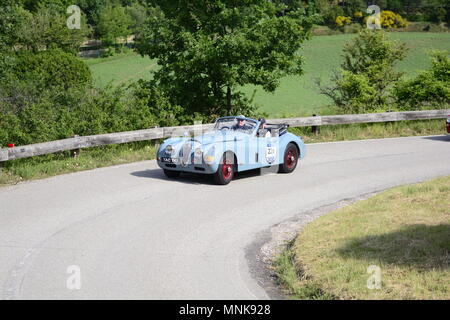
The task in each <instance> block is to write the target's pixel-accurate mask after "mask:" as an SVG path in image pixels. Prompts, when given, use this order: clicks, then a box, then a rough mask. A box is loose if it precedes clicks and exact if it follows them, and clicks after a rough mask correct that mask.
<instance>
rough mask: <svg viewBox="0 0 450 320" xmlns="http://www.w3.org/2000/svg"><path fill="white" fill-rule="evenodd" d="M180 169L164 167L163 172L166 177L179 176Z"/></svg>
mask: <svg viewBox="0 0 450 320" xmlns="http://www.w3.org/2000/svg"><path fill="white" fill-rule="evenodd" d="M180 173H181V172H180V171H173V170H166V169H164V174H165V175H166V177H167V178H178V177H179V176H180Z"/></svg>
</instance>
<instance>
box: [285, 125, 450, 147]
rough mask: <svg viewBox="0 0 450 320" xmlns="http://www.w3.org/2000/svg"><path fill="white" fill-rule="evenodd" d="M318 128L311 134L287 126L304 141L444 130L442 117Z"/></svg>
mask: <svg viewBox="0 0 450 320" xmlns="http://www.w3.org/2000/svg"><path fill="white" fill-rule="evenodd" d="M318 130H319V133H318V134H313V133H312V132H311V128H310V127H304V128H289V131H290V132H292V133H294V134H295V135H298V136H301V137H302V138H303V140H304V141H305V142H306V143H315V142H328V141H345V140H364V139H383V138H393V137H410V136H428V135H440V134H444V133H445V132H446V129H445V120H444V119H442V120H415V121H400V122H382V123H367V124H346V125H336V126H323V127H319V129H318Z"/></svg>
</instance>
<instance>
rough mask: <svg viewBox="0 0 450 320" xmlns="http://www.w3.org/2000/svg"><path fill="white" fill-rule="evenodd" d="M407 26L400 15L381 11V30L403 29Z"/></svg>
mask: <svg viewBox="0 0 450 320" xmlns="http://www.w3.org/2000/svg"><path fill="white" fill-rule="evenodd" d="M407 25H408V22H407V21H406V19H404V18H402V16H401V15H399V14H397V13H395V12H392V11H389V10H383V11H381V27H383V28H386V29H388V28H404V27H406V26H407Z"/></svg>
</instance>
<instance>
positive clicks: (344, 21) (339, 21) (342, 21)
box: [335, 16, 352, 27]
mask: <svg viewBox="0 0 450 320" xmlns="http://www.w3.org/2000/svg"><path fill="white" fill-rule="evenodd" d="M335 22H336V26H337V27H343V26H345V25H348V24H350V23H352V19H351V18H350V17H343V16H337V17H336V20H335Z"/></svg>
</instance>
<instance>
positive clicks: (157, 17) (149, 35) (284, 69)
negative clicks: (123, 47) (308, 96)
mask: <svg viewBox="0 0 450 320" xmlns="http://www.w3.org/2000/svg"><path fill="white" fill-rule="evenodd" d="M147 2H148V5H149V6H150V8H151V10H152V14H151V15H150V17H149V18H148V20H147V22H146V24H145V26H144V28H143V30H141V32H139V33H138V34H137V38H136V48H137V51H138V52H139V53H141V54H142V55H148V56H149V57H151V58H153V59H157V61H158V65H159V66H161V68H160V69H159V71H157V72H156V73H155V74H154V82H155V83H157V84H158V86H160V88H161V89H162V90H163V91H164V92H165V93H166V94H167V96H169V97H171V99H172V103H173V104H174V105H181V106H183V107H184V108H185V109H186V110H189V111H190V112H191V113H194V112H199V113H201V114H208V115H210V116H211V117H213V116H215V115H221V114H225V113H228V114H233V113H238V112H251V108H250V102H249V101H248V99H246V98H245V97H244V96H243V94H242V93H241V92H239V91H238V88H239V87H241V86H244V85H246V84H254V85H260V86H262V87H263V88H264V90H266V91H270V92H273V91H274V90H275V89H276V88H277V86H278V84H279V80H280V78H281V77H283V76H286V75H289V74H297V75H299V74H302V58H301V56H299V55H298V49H299V48H300V47H301V44H302V43H303V41H305V39H307V37H308V31H309V30H310V28H311V27H312V23H313V20H314V19H313V17H310V16H307V15H306V13H305V9H304V8H296V7H290V6H288V5H286V4H284V3H283V1H272V2H270V1H266V0H219V1H218V0H214V1H213V0H194V1H192V0H191V1H188V0H183V1H178V0H148V1H147ZM295 3H296V2H295Z"/></svg>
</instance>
